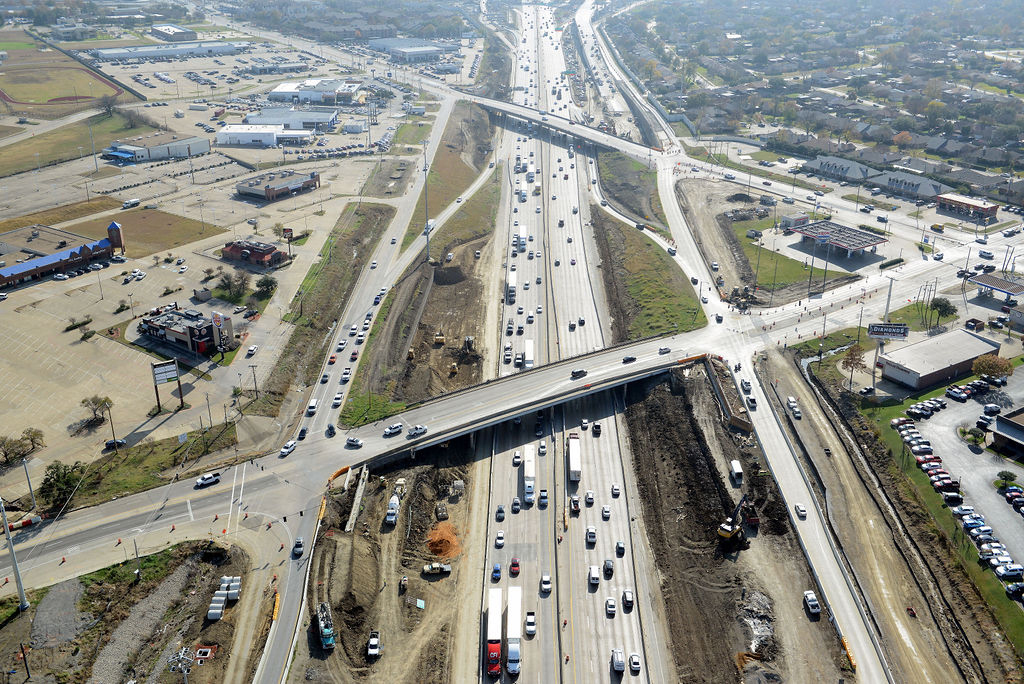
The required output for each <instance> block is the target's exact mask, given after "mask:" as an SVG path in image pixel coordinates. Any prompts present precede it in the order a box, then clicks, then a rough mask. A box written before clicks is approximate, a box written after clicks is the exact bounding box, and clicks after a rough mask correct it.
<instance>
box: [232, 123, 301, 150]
mask: <svg viewBox="0 0 1024 684" xmlns="http://www.w3.org/2000/svg"><path fill="white" fill-rule="evenodd" d="M312 137H313V132H312V131H306V130H286V129H285V127H284V126H268V125H259V124H228V125H227V126H224V127H223V128H221V129H220V130H219V131H217V144H218V145H255V146H260V147H270V146H271V145H277V144H279V143H281V142H283V141H286V140H287V141H289V142H293V141H298V142H300V143H308V142H310V140H311V139H312Z"/></svg>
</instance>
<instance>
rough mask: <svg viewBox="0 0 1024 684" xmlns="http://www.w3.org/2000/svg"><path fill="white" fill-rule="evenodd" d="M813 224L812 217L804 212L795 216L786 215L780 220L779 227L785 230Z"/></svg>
mask: <svg viewBox="0 0 1024 684" xmlns="http://www.w3.org/2000/svg"><path fill="white" fill-rule="evenodd" d="M810 222H811V217H810V216H808V215H807V214H805V213H804V212H802V211H799V212H797V213H795V214H786V215H785V216H783V217H782V218H781V219H780V220H779V226H780V227H781V228H783V229H785V228H793V227H795V226H806V225H807V224H808V223H810Z"/></svg>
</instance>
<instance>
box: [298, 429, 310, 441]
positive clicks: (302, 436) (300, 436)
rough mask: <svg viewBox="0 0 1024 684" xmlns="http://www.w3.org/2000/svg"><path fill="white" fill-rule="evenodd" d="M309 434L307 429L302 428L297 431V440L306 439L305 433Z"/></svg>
mask: <svg viewBox="0 0 1024 684" xmlns="http://www.w3.org/2000/svg"><path fill="white" fill-rule="evenodd" d="M307 432H309V428H302V429H301V430H299V439H300V440H302V439H306V433H307Z"/></svg>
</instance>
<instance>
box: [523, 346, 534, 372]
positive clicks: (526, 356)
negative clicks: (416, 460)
mask: <svg viewBox="0 0 1024 684" xmlns="http://www.w3.org/2000/svg"><path fill="white" fill-rule="evenodd" d="M523 368H524V369H529V368H533V340H526V348H525V349H524V350H523Z"/></svg>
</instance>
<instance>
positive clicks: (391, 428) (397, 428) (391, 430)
mask: <svg viewBox="0 0 1024 684" xmlns="http://www.w3.org/2000/svg"><path fill="white" fill-rule="evenodd" d="M401 431H402V424H401V423H394V424H392V425H388V426H387V427H386V428H384V436H385V437H390V436H391V435H397V434H398V433H399V432H401Z"/></svg>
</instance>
